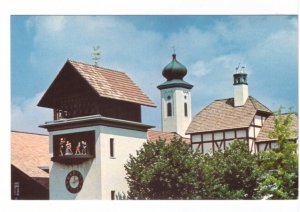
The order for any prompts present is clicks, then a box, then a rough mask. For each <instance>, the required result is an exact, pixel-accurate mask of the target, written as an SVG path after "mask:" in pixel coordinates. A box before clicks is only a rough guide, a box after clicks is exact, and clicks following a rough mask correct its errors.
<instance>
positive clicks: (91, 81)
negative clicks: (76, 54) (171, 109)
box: [38, 60, 156, 107]
mask: <svg viewBox="0 0 300 212" xmlns="http://www.w3.org/2000/svg"><path fill="white" fill-rule="evenodd" d="M70 67H71V68H70ZM65 69H71V71H75V72H77V73H78V74H79V75H80V76H81V77H82V80H83V81H85V82H84V83H86V82H87V83H88V85H89V87H90V88H92V90H94V91H95V93H96V94H97V95H98V96H99V97H105V98H110V99H115V100H121V101H128V102H132V103H136V104H140V105H145V106H150V107H156V106H155V104H154V103H153V102H152V101H151V100H150V99H149V97H148V96H146V94H145V93H144V92H143V91H142V90H141V89H140V88H139V87H138V86H137V85H136V84H135V83H134V82H133V81H132V80H131V79H130V78H129V77H128V76H127V75H126V74H125V73H124V72H120V71H116V70H112V69H107V68H102V67H98V66H95V65H89V64H84V63H81V62H77V61H72V60H68V61H67V62H66V64H65V65H64V67H63V68H62V70H61V71H60V73H59V74H58V76H57V77H56V79H55V80H54V81H53V83H52V84H51V86H50V87H49V88H48V90H47V91H46V93H45V94H44V96H43V97H42V99H41V101H40V102H39V104H38V105H39V106H42V107H49V103H47V100H46V99H47V96H51V95H52V96H53V95H54V94H52V93H53V91H54V90H55V86H56V84H59V83H57V81H58V80H69V79H66V78H63V77H59V75H61V72H63V71H64V70H65ZM62 78H63V79H62ZM57 86H58V85H57Z"/></svg>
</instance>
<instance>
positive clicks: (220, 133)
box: [214, 132, 223, 140]
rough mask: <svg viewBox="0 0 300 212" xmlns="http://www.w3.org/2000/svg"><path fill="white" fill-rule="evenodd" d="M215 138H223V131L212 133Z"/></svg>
mask: <svg viewBox="0 0 300 212" xmlns="http://www.w3.org/2000/svg"><path fill="white" fill-rule="evenodd" d="M214 139H215V140H223V132H216V133H214Z"/></svg>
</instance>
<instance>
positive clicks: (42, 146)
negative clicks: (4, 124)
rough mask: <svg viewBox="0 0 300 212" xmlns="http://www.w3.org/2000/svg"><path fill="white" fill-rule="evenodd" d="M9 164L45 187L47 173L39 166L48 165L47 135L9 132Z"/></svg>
mask: <svg viewBox="0 0 300 212" xmlns="http://www.w3.org/2000/svg"><path fill="white" fill-rule="evenodd" d="M11 164H12V165H13V166H15V167H16V168H17V169H19V170H20V171H22V172H23V173H24V174H26V175H28V176H29V177H31V178H32V179H33V180H34V181H36V182H37V183H39V184H41V185H42V186H43V187H45V188H47V189H48V188H49V174H48V173H47V172H45V171H43V170H42V169H41V168H40V167H44V166H46V167H49V164H50V157H49V152H48V136H47V135H41V134H33V133H26V132H15V131H13V132H11Z"/></svg>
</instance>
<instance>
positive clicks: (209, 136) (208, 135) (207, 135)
mask: <svg viewBox="0 0 300 212" xmlns="http://www.w3.org/2000/svg"><path fill="white" fill-rule="evenodd" d="M211 140H212V133H204V134H203V141H211Z"/></svg>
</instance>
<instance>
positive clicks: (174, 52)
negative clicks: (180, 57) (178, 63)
mask: <svg viewBox="0 0 300 212" xmlns="http://www.w3.org/2000/svg"><path fill="white" fill-rule="evenodd" d="M172 49H173V54H172V57H173V60H175V59H176V48H175V46H174V45H173V46H172Z"/></svg>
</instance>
